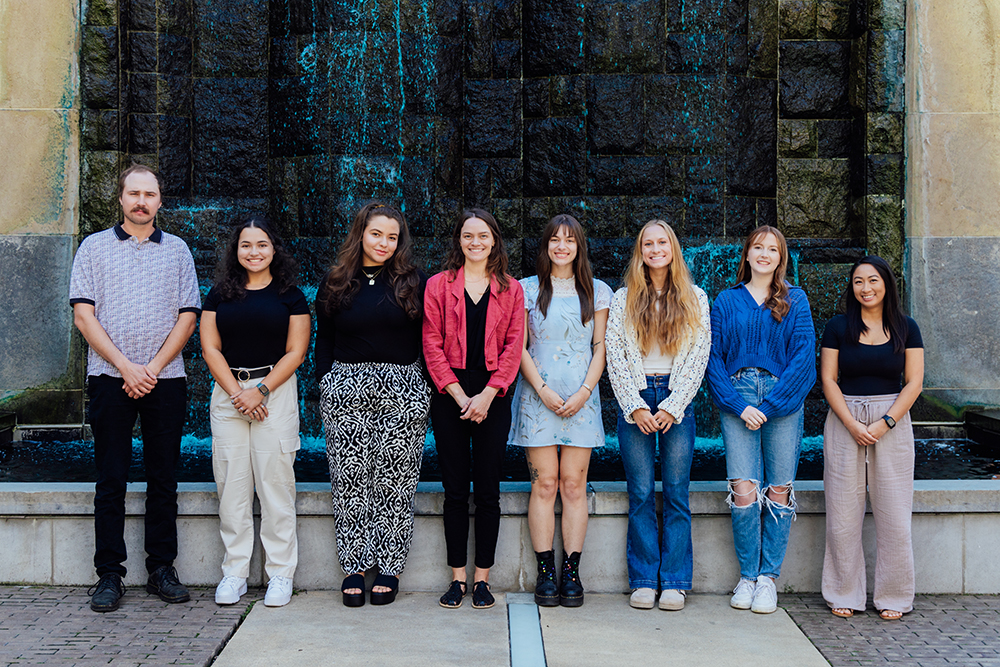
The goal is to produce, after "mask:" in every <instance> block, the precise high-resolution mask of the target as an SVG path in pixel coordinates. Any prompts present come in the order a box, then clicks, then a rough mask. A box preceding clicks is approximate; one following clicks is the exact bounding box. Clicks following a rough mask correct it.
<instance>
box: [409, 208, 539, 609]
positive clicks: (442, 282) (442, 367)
mask: <svg viewBox="0 0 1000 667" xmlns="http://www.w3.org/2000/svg"><path fill="white" fill-rule="evenodd" d="M424 309H425V314H424V332H423V335H424V356H425V357H426V359H427V370H428V372H429V373H430V375H431V379H432V380H433V381H434V387H435V389H437V393H436V394H435V395H434V402H433V404H432V405H431V414H432V420H433V422H434V440H435V442H436V443H437V450H438V460H439V461H440V465H441V482H442V484H443V485H444V512H443V514H444V539H445V543H446V544H447V548H448V566H449V567H450V568H451V580H452V581H451V586H450V587H449V588H448V591H447V592H446V593H445V594H444V595H442V596H441V600H440V603H441V606H442V607H447V608H452V609H454V608H457V607H460V606H462V599H463V598H464V597H465V593H466V589H467V585H466V572H465V567H466V560H467V557H468V553H467V544H468V541H469V482H470V480H471V481H472V484H473V490H474V493H475V501H476V559H475V565H476V570H475V575H474V577H475V578H474V579H473V590H472V606H473V607H475V608H476V609H487V608H489V607H492V606H493V605H494V604H495V602H496V601H495V600H494V598H493V595H492V593H490V585H489V576H490V568H491V567H492V566H493V560H494V557H495V555H496V546H497V536H498V535H499V532H500V473H501V469H502V468H503V459H504V454H505V452H506V448H507V432H508V431H509V430H510V417H511V405H510V394H509V393H508V389H510V386H511V384H512V383H513V382H514V380H515V379H516V378H517V369H518V366H519V365H520V362H521V350H522V348H523V346H524V291H523V290H522V289H521V285H520V284H519V283H518V282H517V281H516V280H514V278H513V277H511V276H509V275H507V251H506V250H504V246H503V239H502V238H501V237H500V226H499V225H497V221H496V220H495V219H494V218H493V216H492V215H490V214H489V213H487V212H486V211H483V210H481V209H476V208H474V209H469V210H466V211H463V212H462V214H461V215H460V216H459V218H458V220H457V221H456V222H455V228H454V230H453V231H452V235H451V252H450V253H449V254H448V257H447V258H446V259H445V261H444V271H442V272H441V273H439V274H437V275H436V276H434V277H432V278H431V279H430V280H428V281H427V294H426V296H425V298H424ZM470 444H471V448H470ZM470 471H471V474H470Z"/></svg>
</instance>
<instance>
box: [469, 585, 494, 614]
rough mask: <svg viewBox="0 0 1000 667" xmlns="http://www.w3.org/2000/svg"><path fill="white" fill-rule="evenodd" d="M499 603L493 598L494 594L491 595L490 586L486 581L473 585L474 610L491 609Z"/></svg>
mask: <svg viewBox="0 0 1000 667" xmlns="http://www.w3.org/2000/svg"><path fill="white" fill-rule="evenodd" d="M496 603H497V601H496V599H495V598H494V597H493V593H490V585H489V584H488V583H486V582H485V581H477V582H476V583H474V584H472V608H473V609H489V608H490V607H492V606H493V605H495V604H496Z"/></svg>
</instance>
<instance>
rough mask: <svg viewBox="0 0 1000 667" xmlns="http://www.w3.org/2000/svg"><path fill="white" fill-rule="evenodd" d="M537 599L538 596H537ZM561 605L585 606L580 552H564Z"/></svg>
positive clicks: (560, 588)
mask: <svg viewBox="0 0 1000 667" xmlns="http://www.w3.org/2000/svg"><path fill="white" fill-rule="evenodd" d="M535 597H537V594H536V596H535ZM559 604H561V605H562V606H564V607H582V606H583V582H582V581H581V580H580V552H579V551H574V552H573V553H571V554H569V555H566V552H565V551H564V552H563V563H562V578H561V580H560V583H559Z"/></svg>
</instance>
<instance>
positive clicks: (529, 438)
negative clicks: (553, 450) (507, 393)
mask: <svg viewBox="0 0 1000 667" xmlns="http://www.w3.org/2000/svg"><path fill="white" fill-rule="evenodd" d="M520 283H521V287H523V288H524V308H525V309H526V310H527V311H528V336H529V338H528V340H529V343H528V353H529V354H531V358H532V359H533V360H534V362H535V367H536V368H538V372H539V374H540V375H541V376H542V379H543V380H544V381H545V383H546V384H547V385H549V387H551V388H552V389H553V390H555V391H556V392H557V393H558V394H559V395H560V396H562V397H563V398H564V399H566V398H569V397H570V396H572V395H573V394H574V393H575V392H576V391H577V390H578V389H579V388H580V387H581V386H582V385H583V381H584V379H586V377H587V369H588V368H590V361H591V359H593V356H594V355H593V351H592V350H591V344H592V343H593V340H594V320H593V319H591V320H590V322H587V324H586V325H584V324H583V323H582V322H581V321H580V298H579V296H577V293H576V281H575V279H573V278H552V300H551V301H550V302H549V307H548V314H547V315H544V316H543V315H542V312H541V311H540V310H539V309H538V308H537V306H536V305H535V304H536V303H537V301H538V276H531V277H530V278H525V279H524V280H521V281H520ZM611 296H612V294H611V288H610V287H608V286H607V284H606V283H604V282H602V281H600V280H597V279H596V278H595V279H594V310H595V311H598V310H604V309H605V308H608V307H610V306H611ZM594 389H595V391H594V392H593V393H592V394H591V395H590V398H589V399H588V400H587V402H586V403H585V404H584V406H583V407H582V408H581V409H580V411H579V412H577V413H576V414H575V415H573V416H572V417H560V416H558V415H556V413H554V412H552V411H551V410H549V409H548V408H547V407H545V404H544V403H542V399H541V398H539V396H538V393H537V392H535V390H534V388H533V387H532V386H531V385H530V384H528V383H527V382H526V381H525V379H524V377H521V378H519V379H518V381H517V389H515V391H514V401H513V404H512V405H511V408H512V412H513V419H512V420H511V426H510V436H509V437H508V441H509V443H510V444H512V445H517V446H519V447H549V446H552V445H572V446H574V447H600V446H601V445H603V444H604V423H603V422H602V420H601V398H600V396H599V395H598V392H597V391H596V389H597V388H596V387H594Z"/></svg>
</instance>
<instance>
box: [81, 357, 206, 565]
mask: <svg viewBox="0 0 1000 667" xmlns="http://www.w3.org/2000/svg"><path fill="white" fill-rule="evenodd" d="M87 387H88V394H89V396H90V426H91V428H93V430H94V459H95V462H96V464H97V487H96V493H95V495H94V533H95V537H96V551H95V553H94V567H95V568H96V569H97V575H98V576H101V575H103V574H107V573H109V572H115V573H118V574H120V575H122V576H125V565H124V563H125V559H126V557H127V554H126V552H125V484H126V483H127V482H128V469H129V466H130V465H131V463H132V429H133V427H134V426H135V420H136V417H139V418H140V427H141V430H142V457H143V463H144V464H145V468H146V514H145V528H146V534H145V547H146V570H147V571H149V572H152V571H153V570H155V569H156V568H158V567H160V566H161V565H171V564H172V563H173V562H174V559H175V558H176V557H177V479H176V474H175V472H176V468H177V461H178V459H179V458H180V451H181V434H182V432H183V430H184V416H185V412H186V410H187V382H186V380H185V379H184V378H169V379H162V380H159V381H158V382H157V383H156V386H155V387H153V390H152V391H151V392H149V393H148V394H146V395H145V396H143V397H142V398H138V399H135V398H129V397H128V395H127V394H126V393H125V390H124V389H122V379H121V378H116V377H111V376H110V375H97V376H94V375H92V376H90V377H89V378H88V381H87Z"/></svg>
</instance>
